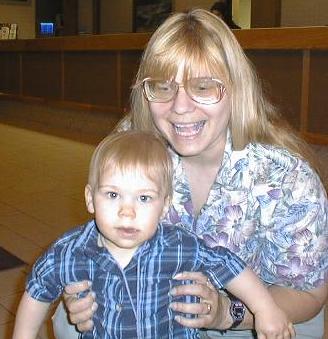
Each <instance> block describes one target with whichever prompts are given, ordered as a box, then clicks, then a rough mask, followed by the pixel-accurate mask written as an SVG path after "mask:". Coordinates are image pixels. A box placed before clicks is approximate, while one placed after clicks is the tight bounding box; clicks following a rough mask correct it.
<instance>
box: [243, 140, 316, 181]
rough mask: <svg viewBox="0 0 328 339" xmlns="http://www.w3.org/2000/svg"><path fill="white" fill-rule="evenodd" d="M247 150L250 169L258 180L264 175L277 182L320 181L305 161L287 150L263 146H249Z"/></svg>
mask: <svg viewBox="0 0 328 339" xmlns="http://www.w3.org/2000/svg"><path fill="white" fill-rule="evenodd" d="M248 148H249V162H250V167H251V168H253V169H254V174H255V175H256V176H257V177H258V178H260V177H262V176H263V175H265V176H266V177H269V178H270V179H272V180H278V181H279V180H282V181H283V180H286V179H288V180H291V181H299V182H300V183H301V182H306V181H308V180H315V181H320V179H319V177H318V175H317V173H316V171H315V170H314V169H313V168H312V167H311V165H310V164H309V162H308V161H307V160H306V159H304V158H302V157H301V156H299V155H296V154H293V153H291V152H290V151H288V150H287V149H284V148H280V147H277V146H273V145H265V144H250V145H249V147H248Z"/></svg>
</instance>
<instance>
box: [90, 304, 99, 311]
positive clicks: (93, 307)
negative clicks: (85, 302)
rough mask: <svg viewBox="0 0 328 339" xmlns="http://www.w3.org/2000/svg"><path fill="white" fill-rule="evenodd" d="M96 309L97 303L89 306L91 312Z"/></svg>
mask: <svg viewBox="0 0 328 339" xmlns="http://www.w3.org/2000/svg"><path fill="white" fill-rule="evenodd" d="M97 308H98V304H97V303H93V304H92V306H91V310H92V312H94V311H96V310H97Z"/></svg>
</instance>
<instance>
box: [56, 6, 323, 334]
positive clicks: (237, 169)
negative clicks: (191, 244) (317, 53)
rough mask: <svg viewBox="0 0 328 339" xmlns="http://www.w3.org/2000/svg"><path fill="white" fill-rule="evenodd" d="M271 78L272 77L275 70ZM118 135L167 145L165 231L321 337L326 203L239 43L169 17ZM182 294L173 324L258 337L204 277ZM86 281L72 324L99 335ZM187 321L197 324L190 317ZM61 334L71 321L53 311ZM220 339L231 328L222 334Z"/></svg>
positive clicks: (180, 16)
mask: <svg viewBox="0 0 328 339" xmlns="http://www.w3.org/2000/svg"><path fill="white" fill-rule="evenodd" d="M272 71H273V72H274V70H272ZM130 105H131V107H130V114H129V115H128V116H127V117H126V118H125V119H124V121H123V122H121V123H120V125H119V127H118V128H119V129H131V128H132V129H135V130H146V131H151V132H153V133H156V134H158V135H160V136H162V137H163V138H164V139H165V140H166V141H167V144H168V147H169V149H170V150H171V157H172V160H173V168H174V175H173V197H172V203H171V205H170V208H169V211H168V213H167V214H166V215H165V217H164V222H167V223H171V224H174V225H176V226H181V227H183V228H185V229H187V230H190V231H192V232H194V233H195V234H196V235H197V236H198V237H199V238H201V239H203V240H204V241H205V242H206V244H207V245H208V246H210V247H215V246H218V245H220V246H224V247H226V248H228V249H230V250H231V251H232V252H234V253H236V254H237V255H238V256H239V257H241V258H242V259H243V260H244V261H245V262H246V263H247V265H248V266H249V267H250V268H252V269H253V271H254V272H255V273H256V274H257V275H258V277H259V278H260V279H261V280H262V281H263V282H264V284H265V285H266V286H267V289H268V291H269V292H270V294H271V295H272V297H273V298H274V300H275V302H276V303H277V304H278V306H279V307H281V308H282V310H283V311H284V312H285V313H286V314H287V316H288V318H289V319H290V320H291V321H292V322H293V323H294V324H296V325H295V329H296V336H297V339H301V338H302V339H309V338H312V339H313V338H316V339H321V338H322V336H323V325H324V320H323V306H324V305H325V302H326V299H327V294H328V293H327V290H328V284H327V280H328V227H327V222H328V201H327V194H326V191H325V188H324V185H323V183H322V182H321V180H320V176H319V170H317V169H318V168H317V166H316V163H315V159H314V158H313V157H312V155H311V151H310V149H309V147H308V146H307V145H306V144H305V143H304V142H303V141H302V140H301V139H300V138H299V137H298V136H297V135H296V134H295V132H294V131H293V129H292V128H290V127H289V126H287V125H286V124H285V123H284V121H283V120H282V119H281V117H280V114H279V112H278V110H277V109H276V108H275V107H274V106H273V105H272V103H271V102H270V101H269V100H268V98H267V97H266V96H265V95H264V93H263V91H262V87H261V82H260V80H259V79H258V77H257V74H256V72H255V70H254V68H253V66H252V65H251V63H250V61H249V60H248V59H247V57H246V56H245V53H244V51H243V50H242V48H241V46H240V44H239V43H238V41H237V39H236V37H235V35H234V34H233V33H232V31H231V30H230V29H229V28H228V27H227V25H226V24H224V23H223V21H222V20H220V19H219V18H218V17H217V16H215V15H214V14H212V13H210V12H209V11H206V10H202V9H195V10H191V11H189V12H187V13H175V14H173V15H172V16H170V17H169V18H168V19H167V20H166V21H165V22H164V23H163V24H162V25H161V26H160V27H159V28H158V29H157V30H156V31H155V32H154V34H153V35H152V37H151V38H150V40H149V42H148V45H147V47H146V49H145V51H144V53H143V56H142V59H141V62H140V67H139V70H138V73H137V76H136V79H135V84H134V86H133V88H132V93H131V102H130ZM179 279H181V280H188V279H189V280H192V281H193V284H189V285H184V284H181V285H180V286H175V287H174V288H173V289H172V290H171V292H170V293H171V294H172V295H175V296H184V295H193V296H197V297H198V298H201V300H211V305H212V307H211V310H210V312H209V313H208V314H207V315H206V317H203V316H201V315H202V314H203V312H204V308H203V305H202V303H184V302H175V303H172V304H171V305H170V307H171V308H172V309H173V310H174V311H178V312H180V314H181V315H180V316H179V317H178V318H177V321H179V323H181V324H182V325H184V326H187V327H191V328H203V329H204V331H203V332H202V336H203V337H204V338H220V337H224V338H229V339H230V338H231V339H233V338H236V337H238V338H254V337H255V336H254V332H253V331H252V330H253V329H254V316H253V314H252V312H250V310H249V309H248V308H247V307H246V306H245V305H244V304H243V303H242V302H241V301H240V300H238V298H235V297H233V296H231V295H226V294H223V293H217V291H216V290H213V289H211V288H210V287H209V286H208V285H207V283H206V282H207V277H206V276H205V275H204V274H202V273H200V272H185V273H183V274H181V275H180V276H179ZM88 288H90V283H89V282H87V281H81V282H80V283H78V284H75V285H69V286H67V287H66V289H65V290H66V294H65V303H66V306H67V309H68V315H69V318H70V320H71V322H73V323H74V324H76V325H77V327H78V328H79V329H80V330H87V329H90V328H92V326H93V321H92V314H93V312H94V310H95V309H96V308H97V303H96V302H95V301H94V296H93V294H92V293H91V292H90V293H89V294H87V296H86V297H84V298H80V299H78V298H77V297H76V294H77V293H80V292H81V291H84V290H86V289H88ZM183 314H194V315H195V316H196V317H193V318H189V317H186V316H183ZM57 315H58V318H57V317H56V318H55V320H54V324H55V327H57V328H61V329H64V328H65V325H66V326H68V323H67V320H66V319H65V320H58V321H57V320H56V319H62V318H60V316H62V317H63V318H65V317H66V314H65V313H63V312H62V309H60V308H58V312H57ZM222 330H226V331H224V332H222Z"/></svg>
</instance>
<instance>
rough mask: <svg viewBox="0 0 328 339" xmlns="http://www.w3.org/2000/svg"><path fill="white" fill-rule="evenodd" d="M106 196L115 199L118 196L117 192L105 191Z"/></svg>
mask: <svg viewBox="0 0 328 339" xmlns="http://www.w3.org/2000/svg"><path fill="white" fill-rule="evenodd" d="M107 196H108V198H110V199H116V198H117V197H118V194H117V193H116V192H107Z"/></svg>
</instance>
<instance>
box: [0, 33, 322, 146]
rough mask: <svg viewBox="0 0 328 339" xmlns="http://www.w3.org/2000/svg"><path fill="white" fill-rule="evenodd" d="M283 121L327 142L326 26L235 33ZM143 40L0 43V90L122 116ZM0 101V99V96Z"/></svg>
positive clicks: (119, 36)
mask: <svg viewBox="0 0 328 339" xmlns="http://www.w3.org/2000/svg"><path fill="white" fill-rule="evenodd" d="M234 34H235V35H236V37H237V39H238V41H239V42H240V44H241V46H242V47H243V48H244V50H245V52H246V54H247V55H248V57H249V58H250V59H251V60H252V61H253V63H254V65H255V67H256V69H257V71H258V73H259V76H260V78H261V79H262V81H263V83H264V86H265V88H266V89H267V91H268V93H269V95H270V96H271V97H272V99H273V101H274V103H275V104H276V105H278V106H279V107H280V109H281V113H282V115H283V116H284V117H285V118H286V119H287V120H288V121H289V122H290V123H291V124H292V125H293V126H294V127H295V128H297V129H298V130H299V131H300V132H301V133H303V134H304V135H306V137H307V138H308V139H311V140H315V142H322V143H328V123H327V113H326V112H327V111H328V109H327V108H328V107H327V106H328V96H327V94H326V88H327V87H328V86H327V85H328V81H327V79H328V75H327V74H328V27H299V28H258V29H249V30H244V29H242V30H235V31H234ZM149 37H150V35H149V34H148V33H134V34H112V35H95V36H75V37H59V38H51V39H34V40H17V41H1V42H0V52H1V53H0V72H1V73H0V91H1V92H3V93H4V94H2V96H5V97H6V98H7V99H8V98H9V97H11V98H12V99H14V100H18V99H19V100H22V99H24V100H25V101H26V100H32V101H34V102H35V101H36V100H37V101H38V102H42V101H44V102H46V103H47V104H50V103H51V105H54V106H57V107H58V106H60V107H68V108H78V109H83V110H85V111H89V112H90V114H92V111H95V110H98V111H106V112H110V114H113V113H114V114H118V115H119V116H120V115H121V114H122V112H123V111H124V110H126V109H127V106H128V99H129V95H130V87H131V85H132V84H133V81H134V77H135V74H136V72H137V68H138V64H139V60H140V57H141V54H142V51H143V49H144V47H145V45H146V43H147V41H148V39H149ZM0 97H1V96H0Z"/></svg>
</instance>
